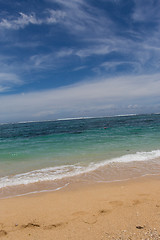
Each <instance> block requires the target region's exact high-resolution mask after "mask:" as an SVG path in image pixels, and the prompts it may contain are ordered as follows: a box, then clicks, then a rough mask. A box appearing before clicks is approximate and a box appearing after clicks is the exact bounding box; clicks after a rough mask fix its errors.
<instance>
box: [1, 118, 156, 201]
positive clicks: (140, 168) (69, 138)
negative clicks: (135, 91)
mask: <svg viewBox="0 0 160 240" xmlns="http://www.w3.org/2000/svg"><path fill="white" fill-rule="evenodd" d="M159 171H160V114H149V115H128V116H115V117H101V118H86V119H85V118H84V119H83V118H81V119H67V120H57V121H43V122H24V123H6V124H0V198H6V197H12V196H19V195H25V194H30V193H34V192H43V191H56V190H58V189H61V188H65V187H66V186H68V185H70V184H75V183H83V184H87V183H88V184H90V183H95V182H112V181H121V180H125V179H130V178H136V177H140V176H145V175H147V174H149V175H150V174H159Z"/></svg>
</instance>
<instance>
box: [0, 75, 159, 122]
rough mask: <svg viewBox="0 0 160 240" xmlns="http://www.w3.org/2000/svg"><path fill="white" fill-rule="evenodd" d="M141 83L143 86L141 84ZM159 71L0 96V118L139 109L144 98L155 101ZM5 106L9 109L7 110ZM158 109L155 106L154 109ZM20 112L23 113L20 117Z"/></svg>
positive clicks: (157, 91) (54, 116)
mask: <svg viewBox="0 0 160 240" xmlns="http://www.w3.org/2000/svg"><path fill="white" fill-rule="evenodd" d="M144 86H145V87H144ZM159 86H160V75H159V74H158V75H151V76H148V75H147V76H145V75H143V76H137V77H134V76H132V77H131V76H126V77H117V78H111V79H98V81H97V79H95V80H94V81H92V82H83V83H80V84H74V85H70V86H68V87H65V88H58V89H53V90H47V91H40V92H32V93H26V94H16V95H8V96H1V97H0V101H1V103H2V104H1V105H0V112H1V119H0V121H1V122H4V121H7V119H12V120H13V121H16V120H18V119H19V120H33V119H34V120H38V119H56V118H60V117H66V116H84V115H85V114H87V115H92V116H93V115H94V114H95V113H97V112H99V113H101V114H102V115H107V114H110V113H113V112H114V114H118V113H119V110H118V109H119V108H121V110H122V109H123V111H124V113H126V112H129V111H132V112H130V113H133V111H140V112H143V110H142V107H144V100H145V101H146V99H147V101H148V102H150V103H152V104H155V99H157V98H158V99H159V96H160V88H159ZM8 109H9V111H8ZM156 110H158V109H156ZM22 116H23V117H22Z"/></svg>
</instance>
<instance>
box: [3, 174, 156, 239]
mask: <svg viewBox="0 0 160 240" xmlns="http://www.w3.org/2000/svg"><path fill="white" fill-rule="evenodd" d="M159 183H160V176H148V177H141V178H139V179H134V180H129V181H121V182H114V183H99V184H96V185H95V184H94V185H87V186H85V185H80V186H79V185H77V184H75V185H72V186H68V187H67V188H65V189H63V190H60V191H57V192H50V193H41V194H32V195H28V196H22V197H14V198H9V199H1V200H0V239H12V240H13V239H14V240H15V239H16V240H19V239H21V240H22V239H26V240H27V239H34V240H36V239H45V240H53V239H60V240H63V239H64V240H66V239H70V240H72V239H74V240H76V239H77V240H81V239H87V240H91V239H92V240H93V239H95V240H104V239H154V240H155V239H160V225H159V222H160V185H159Z"/></svg>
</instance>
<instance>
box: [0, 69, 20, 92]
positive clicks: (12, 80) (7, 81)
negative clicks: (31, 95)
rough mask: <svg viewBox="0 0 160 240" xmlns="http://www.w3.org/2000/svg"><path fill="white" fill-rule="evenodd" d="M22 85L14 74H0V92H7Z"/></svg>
mask: <svg viewBox="0 0 160 240" xmlns="http://www.w3.org/2000/svg"><path fill="white" fill-rule="evenodd" d="M22 83H23V82H22V81H21V80H20V79H19V77H18V76H17V75H16V74H14V73H0V92H6V91H9V90H11V89H12V88H13V87H15V86H17V85H21V84H22Z"/></svg>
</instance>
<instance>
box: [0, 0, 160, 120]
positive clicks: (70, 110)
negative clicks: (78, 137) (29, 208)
mask: <svg viewBox="0 0 160 240" xmlns="http://www.w3.org/2000/svg"><path fill="white" fill-rule="evenodd" d="M159 13H160V1H159V0H19V1H17V0H15V1H14V4H13V1H12V0H5V1H4V0H0V122H17V121H32V120H33V121H37V120H54V119H59V118H70V117H71V118H72V117H94V116H96V117H97V116H113V115H119V114H122V115H123V114H141V113H142V114H143V113H159V112H160V14H159Z"/></svg>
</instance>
